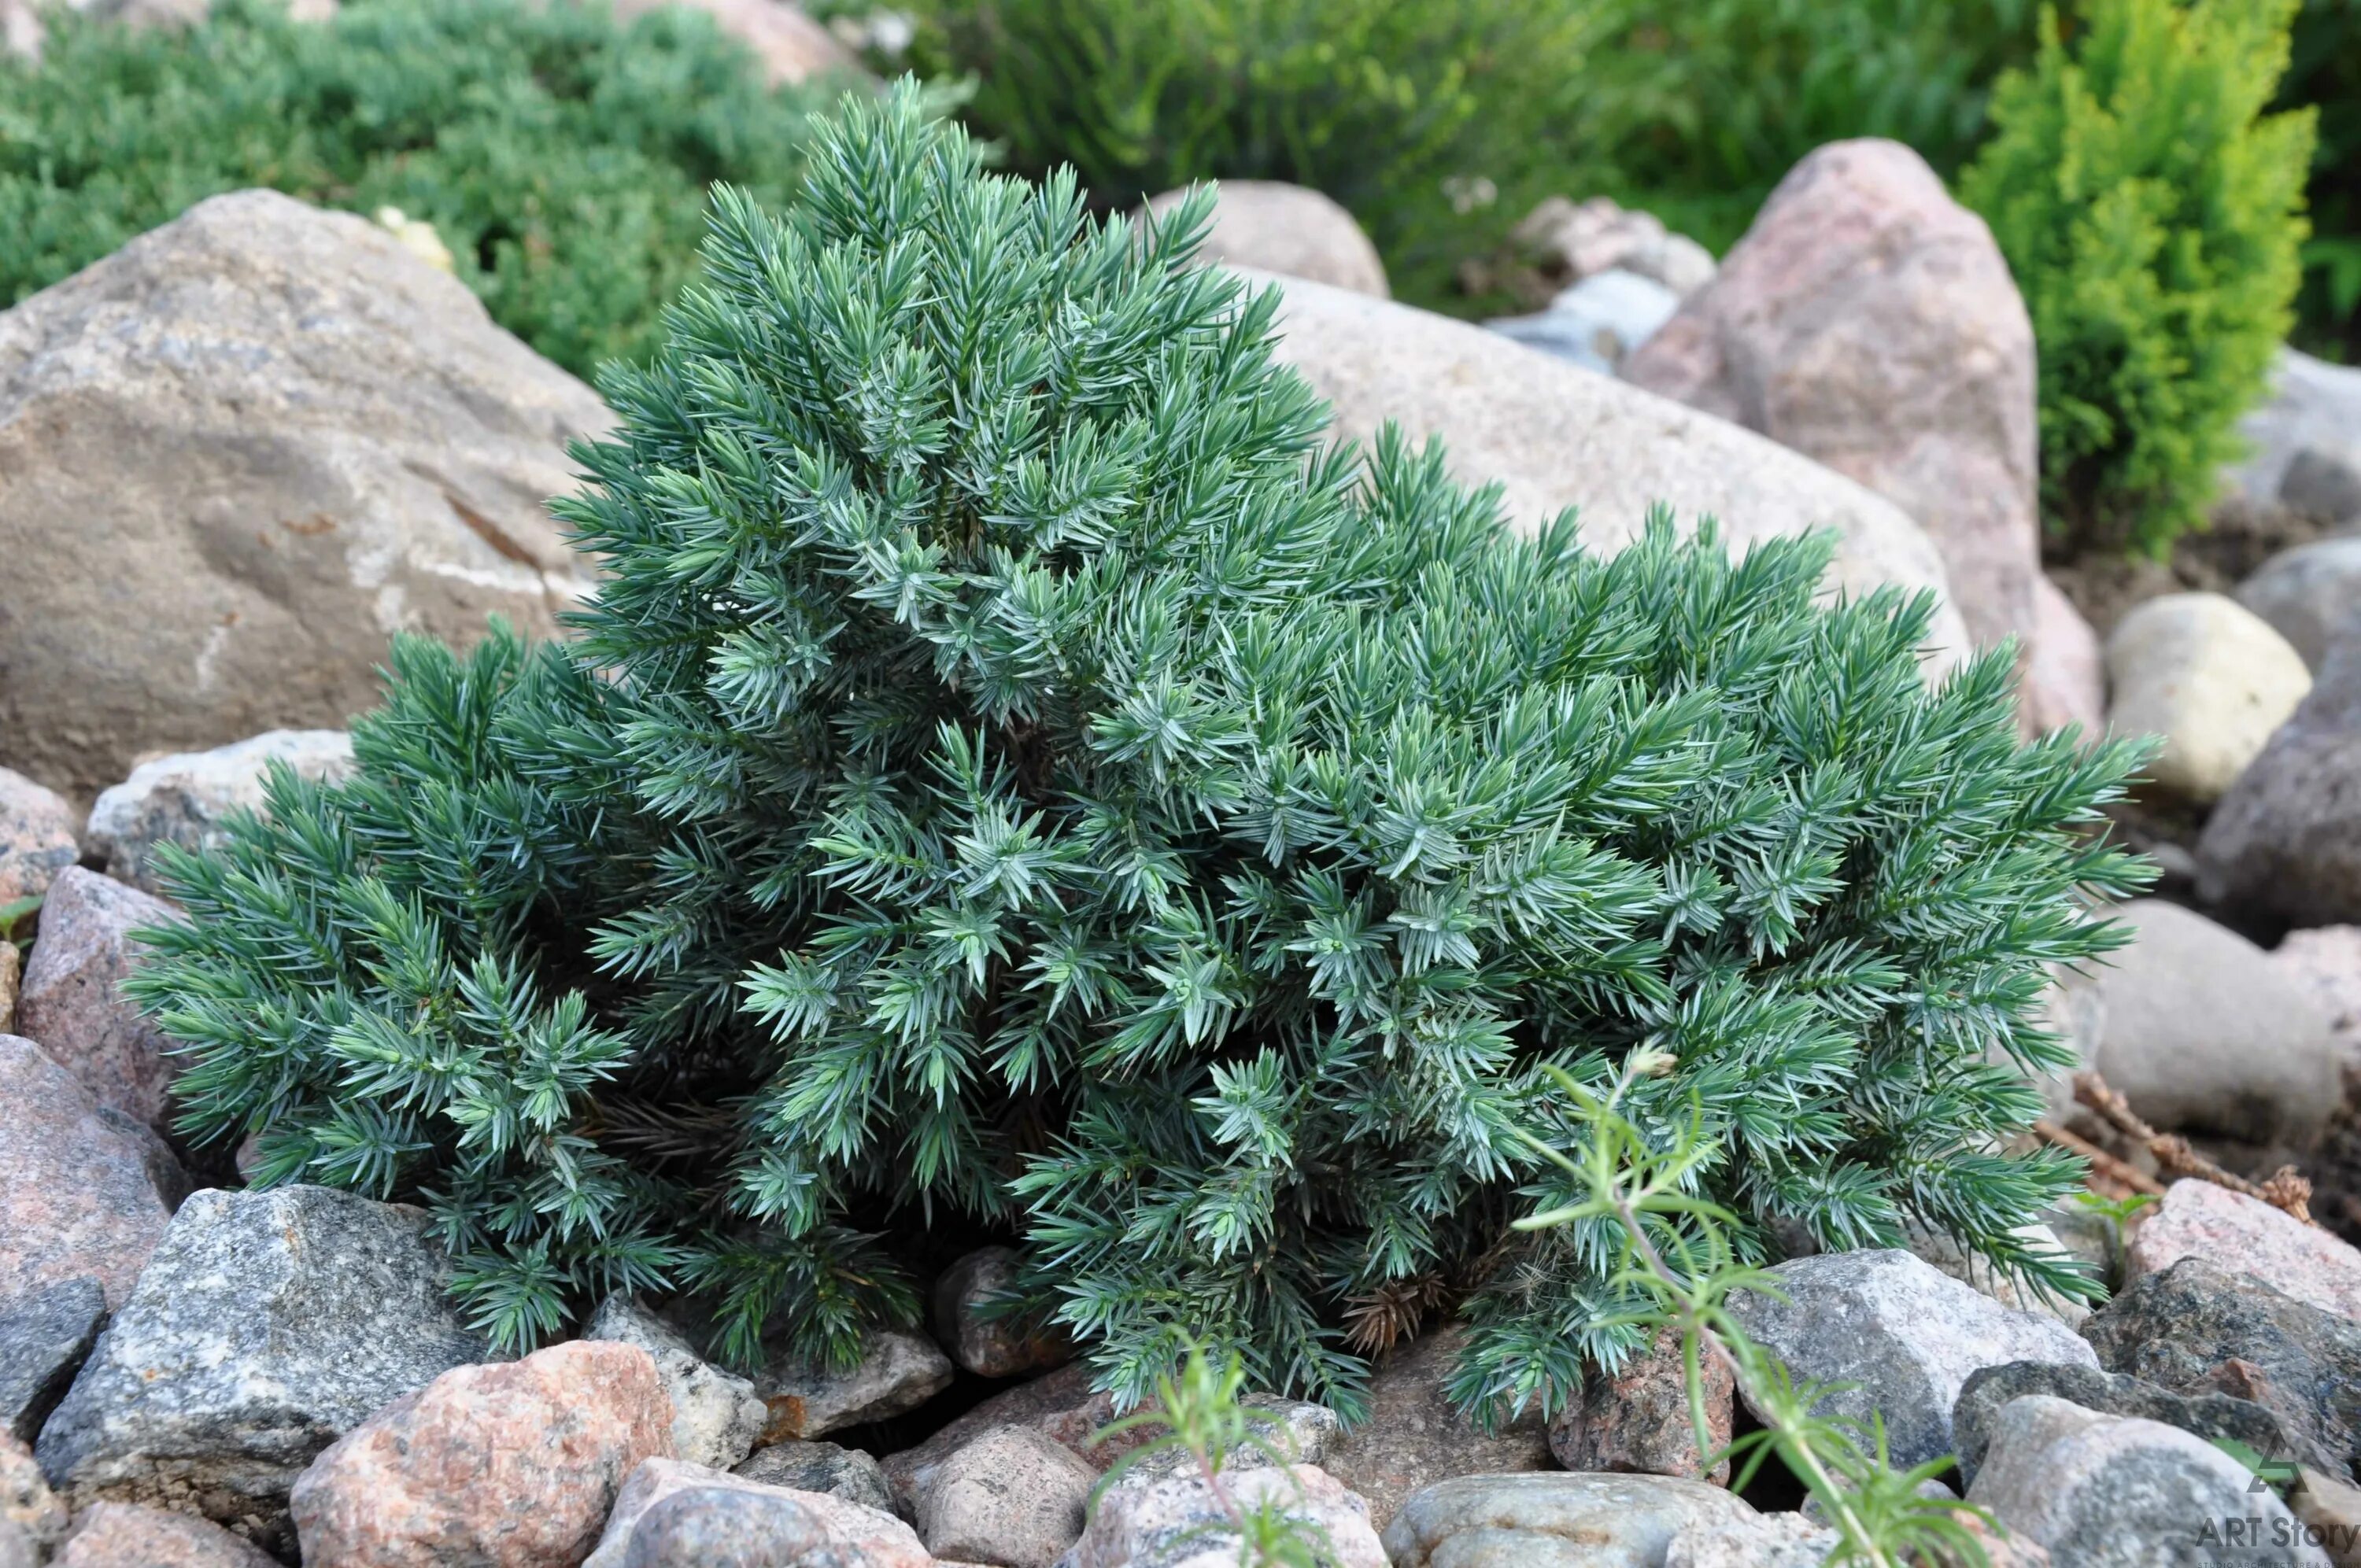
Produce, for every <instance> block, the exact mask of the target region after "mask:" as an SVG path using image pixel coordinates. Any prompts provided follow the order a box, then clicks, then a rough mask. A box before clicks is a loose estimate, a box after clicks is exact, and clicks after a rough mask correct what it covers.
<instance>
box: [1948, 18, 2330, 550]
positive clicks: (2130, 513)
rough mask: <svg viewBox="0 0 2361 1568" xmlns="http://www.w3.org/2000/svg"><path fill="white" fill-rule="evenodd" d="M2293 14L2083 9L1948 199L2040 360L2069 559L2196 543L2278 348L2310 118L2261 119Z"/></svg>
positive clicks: (2049, 21) (2014, 83) (1999, 115)
mask: <svg viewBox="0 0 2361 1568" xmlns="http://www.w3.org/2000/svg"><path fill="white" fill-rule="evenodd" d="M2294 10H2295V0H2196V3H2195V4H2193V5H2187V6H2183V5H2180V4H2179V3H2178V0H2085V3H2084V4H2082V5H2080V6H2079V7H2078V8H2077V16H2078V20H2079V22H2080V29H2079V32H2078V36H2077V37H2076V39H2075V41H2074V45H2073V47H2072V48H2071V49H2069V48H2068V47H2067V45H2066V44H2065V43H2064V42H2062V41H2061V40H2060V38H2059V28H2058V21H2057V17H2056V16H2055V14H2054V13H2048V12H2045V14H2044V16H2043V20H2042V47H2041V54H2040V58H2039V59H2038V60H2037V61H2036V63H2035V65H2034V67H2033V68H2032V70H2031V71H2025V72H2016V73H2013V74H2012V75H2010V76H2009V77H2007V78H2006V79H2004V81H2003V82H2002V83H2001V85H2000V87H1999V88H1998V90H1997V91H1996V93H1994V96H1993V122H1994V125H1995V126H1996V127H1997V128H1996V130H1995V132H1994V135H1993V139H1992V141H1991V142H1990V143H1989V144H1987V145H1986V147H1985V148H1984V150H1983V151H1982V153H1981V154H1979V155H1978V157H1977V159H1976V161H1975V163H1974V165H1973V166H1972V167H1971V169H1970V170H1968V172H1967V174H1966V176H1965V178H1964V179H1963V180H1962V181H1961V184H1960V195H1961V198H1962V199H1963V200H1964V201H1965V202H1966V203H1968V204H1969V205H1970V206H1971V207H1974V208H1975V209H1976V210H1977V211H1979V212H1980V213H1982V214H1983V215H1984V217H1985V219H1986V220H1987V221H1988V222H1990V223H1991V225H1992V229H1993V237H1994V238H1995V239H1997V240H1998V241H1999V242H2000V247H2001V250H2002V252H2003V253H2004V255H2006V256H2007V258H2008V262H2009V266H2010V268H2011V269H2012V270H2014V271H2015V274H2016V280H2017V286H2018V287H2019V288H2021V289H2022V290H2023V291H2025V297H2026V305H2027V307H2028V308H2029V309H2030V311H2031V312H2032V315H2033V332H2034V337H2035V340H2036V341H2037V342H2038V343H2039V344H2040V345H2041V468H2042V490H2043V497H2044V504H2045V509H2046V510H2047V511H2048V514H2049V520H2050V522H2051V525H2052V527H2053V528H2055V529H2057V530H2059V532H2062V533H2064V534H2065V535H2066V536H2067V538H2068V539H2069V540H2070V542H2071V543H2075V544H2077V545H2092V544H2100V545H2118V546H2120V545H2122V544H2124V543H2129V544H2130V545H2132V546H2134V547H2135V548H2137V549H2141V550H2146V551H2148V552H2151V553H2160V552H2162V551H2164V550H2166V549H2168V548H2169V546H2170V544H2171V543H2172V541H2173V539H2174V538H2175V537H2176V536H2178V535H2179V534H2180V532H2183V531H2184V530H2186V529H2189V528H2192V527H2198V526H2202V523H2203V521H2204V517H2205V510H2206V507H2207V505H2208V503H2209V502H2210V501H2211V500H2212V499H2213V491H2214V485H2215V479H2214V476H2215V474H2216V472H2217V471H2218V470H2219V468H2220V467H2221V466H2222V465H2223V463H2224V462H2225V461H2227V460H2228V459H2230V458H2232V457H2234V456H2235V455H2236V452H2237V437H2236V434H2235V429H2234V426H2235V423H2236V422H2237V419H2238V417H2239V416H2240V415H2241V414H2243V413H2244V412H2245V411H2246V409H2247V408H2248V407H2249V406H2250V405H2251V404H2252V403H2253V402H2254V401H2255V400H2257V397H2258V396H2259V395H2260V394H2261V392H2262V390H2263V388H2264V384H2265V379H2266V378H2267V376H2268V371H2269V368H2270V363H2271V357H2272V355H2273V354H2274V352H2275V351H2276V350H2277V349H2278V347H2279V343H2280V341H2281V340H2282V339H2284V338H2285V337H2286V335H2287V332H2288V327H2289V325H2290V322H2291V320H2292V319H2293V318H2292V313H2291V311H2290V301H2291V300H2292V299H2293V298H2294V295H2295V291H2296V285H2297V282H2298V280H2299V269H2298V261H2297V253H2298V247H2300V246H2301V244H2302V241H2303V237H2304V233H2305V228H2304V221H2303V217H2302V211H2303V185H2304V175H2305V169H2306V165H2307V163H2308V162H2309V160H2310V159H2311V156H2312V119H2313V116H2312V112H2311V111H2310V110H2309V109H2304V110H2297V111H2292V112H2290V113H2286V114H2279V115H2266V114H2264V113H2263V109H2264V106H2265V105H2266V104H2268V103H2269V102H2270V100H2271V97H2272V94H2273V93H2274V92H2275V91H2276V89H2277V88H2278V85H2279V76H2280V73H2281V72H2282V71H2284V70H2285V69H2286V68H2287V62H2288V24H2289V21H2290V17H2291V16H2293V14H2294Z"/></svg>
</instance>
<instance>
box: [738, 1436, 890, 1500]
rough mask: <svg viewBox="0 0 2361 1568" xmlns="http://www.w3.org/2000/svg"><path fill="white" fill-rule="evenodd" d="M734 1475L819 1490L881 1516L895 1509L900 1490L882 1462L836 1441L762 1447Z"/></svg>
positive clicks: (793, 1489) (752, 1479)
mask: <svg viewBox="0 0 2361 1568" xmlns="http://www.w3.org/2000/svg"><path fill="white" fill-rule="evenodd" d="M732 1474H734V1475H738V1476H740V1477H741V1478H742V1479H744V1480H748V1481H753V1482H757V1483H759V1484H761V1485H763V1486H785V1487H786V1488H787V1489H788V1490H790V1491H796V1492H819V1493H823V1494H825V1495H826V1496H829V1497H842V1498H843V1499H844V1500H845V1501H846V1502H848V1503H859V1504H860V1505H861V1506H862V1508H875V1509H877V1510H878V1511H879V1512H881V1513H888V1514H890V1513H892V1512H893V1511H894V1488H893V1486H892V1485H891V1484H889V1483H888V1482H887V1481H886V1479H885V1471H884V1467H882V1466H881V1465H879V1464H878V1463H877V1461H876V1460H874V1459H873V1458H871V1457H870V1456H869V1455H868V1454H866V1453H862V1452H861V1450H859V1449H857V1448H842V1447H840V1446H838V1445H837V1444H835V1443H832V1442H774V1443H773V1444H772V1445H771V1446H770V1447H768V1448H758V1449H756V1450H755V1451H754V1452H753V1453H752V1454H751V1455H749V1456H748V1457H747V1460H746V1463H744V1464H741V1465H739V1466H738V1468H737V1469H736V1470H735V1471H734V1472H732Z"/></svg>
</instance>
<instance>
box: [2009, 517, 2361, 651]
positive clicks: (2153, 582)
mask: <svg viewBox="0 0 2361 1568" xmlns="http://www.w3.org/2000/svg"><path fill="white" fill-rule="evenodd" d="M2347 526H2348V527H2349V524H2348V525H2347ZM2336 532H2343V530H2340V529H2339V528H2337V527H2336V526H2334V525H2333V524H2331V523H2328V522H2325V521H2322V520H2321V519H2319V518H2316V517H2312V516H2310V515H2308V514H2306V513H2303V512H2295V511H2288V510H2283V509H2281V508H2279V507H2269V508H2257V507H2251V506H2248V505H2246V503H2245V502H2243V501H2235V500H2232V501H2224V502H2223V503H2222V505H2221V506H2219V507H2218V508H2216V509H2215V510H2214V513H2213V527H2211V528H2209V529H2206V530H2205V531H2203V532H2197V533H2185V534H2183V535H2181V537H2180V540H2179V541H2177V542H2176V543H2175V544H2174V546H2173V551H2172V558H2171V559H2170V560H2169V561H2151V560H2148V559H2147V558H2145V557H2133V556H2126V555H2119V554H2097V555H2089V556H2084V557H2082V558H2081V559H2079V560H2049V561H2045V562H2044V563H2043V564H2042V565H2043V570H2045V571H2046V572H2048V574H2049V580H2050V581H2051V582H2053V583H2056V584H2057V585H2058V587H2059V589H2060V590H2061V591H2062V592H2064V594H2065V595H2066V597H2067V598H2070V599H2071V600H2073V601H2074V608H2075V609H2079V610H2081V612H2082V618H2083V619H2084V620H2088V621H2089V622H2090V623H2091V625H2092V628H2093V629H2094V630H2097V632H2098V633H2099V635H2100V637H2101V638H2102V639H2103V638H2104V637H2105V636H2106V635H2107V633H2109V632H2110V631H2113V630H2114V629H2115V622H2116V621H2118V620H2122V619H2123V618H2124V616H2125V613H2126V612H2127V611H2129V610H2130V609H2131V608H2132V607H2133V606H2134V605H2136V604H2138V603H2140V602H2141V601H2142V600H2143V599H2152V598H2157V597H2158V595H2160V594H2178V593H2191V592H2203V593H2216V594H2226V593H2231V592H2233V591H2235V589H2236V587H2237V586H2238V585H2239V584H2240V583H2241V582H2244V581H2245V580H2246V578H2247V577H2248V576H2250V575H2252V574H2253V572H2254V570H2255V569H2256V568H2257V566H2260V565H2262V564H2263V563H2264V562H2266V561H2268V560H2269V559H2270V558H2271V557H2272V556H2274V555H2276V554H2279V552H2280V551H2282V550H2292V549H2293V548H2295V547H2296V546H2297V545H2299V544H2309V543H2312V541H2313V540H2315V539H2324V538H2326V537H2327V536H2328V535H2330V534H2332V533H2336Z"/></svg>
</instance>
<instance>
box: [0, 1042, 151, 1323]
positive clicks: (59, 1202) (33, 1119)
mask: <svg viewBox="0 0 2361 1568" xmlns="http://www.w3.org/2000/svg"><path fill="white" fill-rule="evenodd" d="M174 1174H176V1173H175V1172H174V1170H173V1168H172V1165H171V1156H170V1152H169V1151H167V1150H166V1149H165V1148H164V1146H163V1145H162V1143H161V1142H159V1140H158V1139H157V1138H156V1136H155V1135H154V1134H152V1133H150V1132H149V1131H148V1129H147V1128H145V1127H143V1126H141V1125H139V1124H137V1123H135V1122H131V1121H130V1120H129V1119H128V1118H124V1117H120V1116H119V1115H117V1116H111V1115H109V1114H107V1113H104V1112H103V1111H102V1110H101V1108H100V1106H99V1104H98V1103H97V1102H95V1101H94V1100H93V1099H92V1097H91V1094H90V1091H88V1090H86V1089H84V1088H83V1087H82V1085H81V1084H80V1083H79V1082H77V1081H75V1079H74V1077H73V1075H72V1074H71V1073H70V1072H68V1071H66V1069H64V1068H62V1067H60V1066H59V1065H58V1063H57V1062H55V1061H54V1060H52V1059H50V1058H49V1055H48V1054H47V1053H46V1052H44V1051H43V1050H42V1049H41V1048H40V1047H38V1046H37V1045H35V1044H34V1043H33V1042H32V1041H30V1040H26V1039H19V1038H18V1037H16V1036H14V1035H0V1279H5V1280H6V1281H8V1283H9V1286H10V1288H15V1289H19V1290H21V1289H25V1288H29V1287H31V1286H34V1285H38V1284H45V1283H47V1282H49V1281H51V1280H58V1279H73V1278H78V1277H82V1276H84V1275H88V1276H90V1277H93V1278H95V1279H97V1281H98V1283H99V1287H100V1288H101V1289H103V1290H104V1291H105V1292H106V1305H107V1308H108V1310H114V1309H115V1308H117V1307H120V1306H121V1305H122V1304H123V1300H124V1298H125V1297H126V1296H128V1295H129V1294H130V1293H131V1287H132V1285H133V1283H134V1282H135V1281H137V1279H138V1277H139V1270H140V1269H141V1267H142V1266H145V1265H146V1264H147V1262H148V1254H149V1253H151V1252H153V1251H155V1250H156V1244H157V1242H158V1241H159V1240H161V1239H162V1237H163V1234H164V1227H165V1226H166V1224H168V1223H170V1220H171V1218H172V1207H171V1202H170V1197H171V1196H172V1194H170V1192H168V1190H166V1189H167V1188H168V1187H169V1186H170V1185H171V1177H172V1176H173V1175H174ZM159 1178H160V1179H161V1180H160V1181H159Z"/></svg>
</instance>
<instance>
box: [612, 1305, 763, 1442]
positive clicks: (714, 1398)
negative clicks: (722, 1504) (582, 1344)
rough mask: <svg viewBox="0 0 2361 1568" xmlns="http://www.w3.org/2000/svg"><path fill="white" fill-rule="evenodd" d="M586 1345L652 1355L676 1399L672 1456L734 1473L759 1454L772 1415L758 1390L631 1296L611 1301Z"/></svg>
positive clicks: (673, 1418)
mask: <svg viewBox="0 0 2361 1568" xmlns="http://www.w3.org/2000/svg"><path fill="white" fill-rule="evenodd" d="M582 1337H583V1338H584V1339H591V1340H612V1341H614V1342H615V1343H619V1344H629V1345H637V1346H638V1347H639V1348H640V1349H642V1350H643V1351H646V1352H647V1353H648V1355H649V1358H650V1359H651V1360H653V1362H654V1363H655V1365H656V1371H657V1373H658V1374H659V1375H661V1376H663V1378H664V1388H665V1391H666V1392H667V1393H669V1394H670V1395H671V1396H672V1456H673V1457H674V1458H675V1459H686V1461H688V1462H689V1463H690V1464H705V1465H710V1466H711V1467H712V1468H714V1469H716V1470H728V1469H730V1468H731V1467H732V1466H733V1465H735V1464H738V1463H739V1462H740V1461H741V1460H743V1459H744V1458H745V1457H746V1455H747V1454H749V1453H752V1452H753V1448H754V1441H755V1439H757V1438H759V1437H761V1436H762V1435H763V1427H764V1426H765V1425H766V1424H767V1423H768V1421H769V1420H770V1415H769V1412H768V1410H767V1409H766V1408H765V1407H764V1406H763V1401H762V1399H761V1398H758V1397H757V1396H756V1395H755V1393H754V1385H753V1384H752V1383H750V1382H748V1381H747V1380H746V1379H745V1378H743V1377H739V1376H733V1375H731V1374H730V1373H727V1372H724V1371H722V1370H721V1369H720V1368H719V1367H718V1366H715V1365H711V1364H709V1363H708V1362H707V1361H705V1360H704V1359H703V1358H702V1357H700V1356H698V1355H697V1353H696V1352H695V1351H694V1350H692V1349H690V1348H689V1343H688V1341H687V1340H686V1338H684V1337H683V1336H682V1335H681V1333H680V1332H679V1331H677V1330H675V1328H674V1327H673V1326H672V1325H671V1324H670V1323H667V1322H665V1321H664V1320H663V1319H662V1318H659V1317H657V1316H656V1315H655V1314H654V1313H653V1312H651V1311H649V1310H647V1309H646V1308H645V1307H642V1306H641V1305H640V1304H639V1303H638V1302H637V1301H634V1300H632V1299H631V1298H630V1297H629V1296H620V1295H619V1296H609V1297H608V1298H607V1299H606V1300H604V1301H602V1302H600V1303H599V1306H598V1311H596V1312H594V1313H593V1314H591V1318H590V1321H589V1323H588V1325H587V1326H585V1328H584V1329H583V1331H582Z"/></svg>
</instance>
